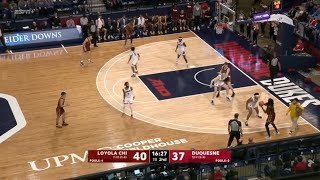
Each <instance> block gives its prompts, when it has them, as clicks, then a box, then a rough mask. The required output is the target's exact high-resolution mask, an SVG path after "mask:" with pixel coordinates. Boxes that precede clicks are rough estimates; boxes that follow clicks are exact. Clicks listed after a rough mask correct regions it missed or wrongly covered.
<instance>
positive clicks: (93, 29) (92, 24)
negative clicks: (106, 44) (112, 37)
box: [89, 20, 98, 47]
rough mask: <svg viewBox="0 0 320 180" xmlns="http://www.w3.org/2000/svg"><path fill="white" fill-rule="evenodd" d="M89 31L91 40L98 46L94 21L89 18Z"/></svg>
mask: <svg viewBox="0 0 320 180" xmlns="http://www.w3.org/2000/svg"><path fill="white" fill-rule="evenodd" d="M89 31H90V34H91V36H92V42H93V45H94V47H98V46H97V34H98V31H97V25H96V24H95V23H94V20H91V23H90V26H89Z"/></svg>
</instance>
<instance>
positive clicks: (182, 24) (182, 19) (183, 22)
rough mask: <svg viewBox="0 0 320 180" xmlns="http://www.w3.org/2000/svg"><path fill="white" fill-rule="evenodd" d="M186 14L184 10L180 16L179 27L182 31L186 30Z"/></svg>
mask: <svg viewBox="0 0 320 180" xmlns="http://www.w3.org/2000/svg"><path fill="white" fill-rule="evenodd" d="M186 22H187V20H186V14H185V13H184V10H183V9H182V10H181V12H180V15H179V26H180V31H184V30H185V29H186Z"/></svg>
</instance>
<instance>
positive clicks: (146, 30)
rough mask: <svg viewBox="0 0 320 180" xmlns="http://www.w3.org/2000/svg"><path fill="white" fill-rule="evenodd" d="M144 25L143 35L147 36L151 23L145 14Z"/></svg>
mask: <svg viewBox="0 0 320 180" xmlns="http://www.w3.org/2000/svg"><path fill="white" fill-rule="evenodd" d="M144 24H145V31H144V35H145V36H148V35H149V32H150V31H151V30H152V23H151V17H150V16H149V15H148V14H147V13H146V15H145V16H144Z"/></svg>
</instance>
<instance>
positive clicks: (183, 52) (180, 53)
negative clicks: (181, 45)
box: [177, 49, 186, 55]
mask: <svg viewBox="0 0 320 180" xmlns="http://www.w3.org/2000/svg"><path fill="white" fill-rule="evenodd" d="M177 53H178V55H186V51H185V50H184V49H178V51H177Z"/></svg>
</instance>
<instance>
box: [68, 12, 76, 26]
mask: <svg viewBox="0 0 320 180" xmlns="http://www.w3.org/2000/svg"><path fill="white" fill-rule="evenodd" d="M66 26H67V28H72V27H76V24H75V22H74V20H73V18H72V16H71V15H70V16H69V19H68V20H67V22H66Z"/></svg>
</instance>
